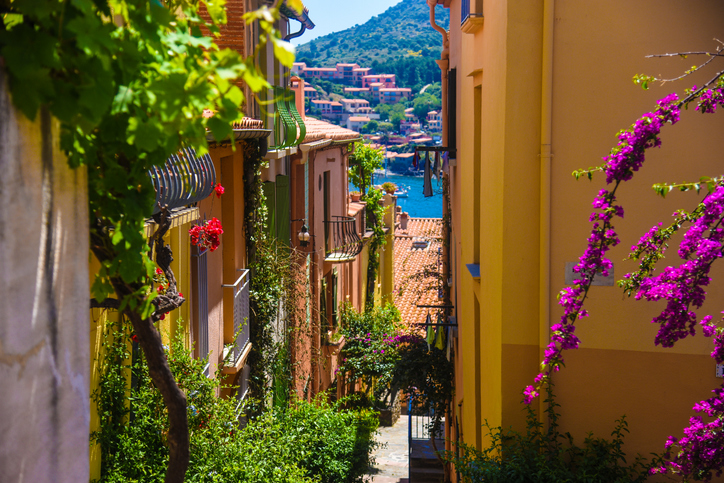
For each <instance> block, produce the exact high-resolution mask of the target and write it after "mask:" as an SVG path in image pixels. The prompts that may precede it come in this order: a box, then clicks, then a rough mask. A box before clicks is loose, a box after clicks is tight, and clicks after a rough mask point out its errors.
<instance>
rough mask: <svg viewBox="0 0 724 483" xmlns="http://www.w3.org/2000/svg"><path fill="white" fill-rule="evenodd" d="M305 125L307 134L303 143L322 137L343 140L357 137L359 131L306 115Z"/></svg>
mask: <svg viewBox="0 0 724 483" xmlns="http://www.w3.org/2000/svg"><path fill="white" fill-rule="evenodd" d="M304 124H305V125H306V127H307V135H306V136H305V138H304V142H305V143H311V142H314V141H320V140H322V139H332V140H334V141H344V140H353V139H359V137H360V136H359V133H358V132H355V131H352V130H350V129H347V128H344V127H340V126H337V125H335V124H330V123H328V122H324V121H320V120H319V119H314V118H313V117H307V118H306V119H304Z"/></svg>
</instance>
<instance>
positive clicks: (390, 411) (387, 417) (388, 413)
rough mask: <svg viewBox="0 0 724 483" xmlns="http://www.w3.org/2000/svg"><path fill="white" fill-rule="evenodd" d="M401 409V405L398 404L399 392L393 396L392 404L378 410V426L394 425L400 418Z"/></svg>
mask: <svg viewBox="0 0 724 483" xmlns="http://www.w3.org/2000/svg"><path fill="white" fill-rule="evenodd" d="M401 410H402V406H400V397H399V393H398V394H395V397H394V399H393V401H392V405H391V406H390V407H388V408H386V409H381V410H380V415H379V420H380V426H384V427H390V426H394V425H395V423H396V422H397V420H398V419H400V412H401Z"/></svg>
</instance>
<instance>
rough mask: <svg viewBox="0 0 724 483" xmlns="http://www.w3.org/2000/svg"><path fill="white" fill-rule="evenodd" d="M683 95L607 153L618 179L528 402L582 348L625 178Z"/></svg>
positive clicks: (565, 297) (599, 200) (673, 116)
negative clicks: (579, 324)
mask: <svg viewBox="0 0 724 483" xmlns="http://www.w3.org/2000/svg"><path fill="white" fill-rule="evenodd" d="M678 100H679V98H678V96H677V95H676V94H670V95H669V96H667V97H665V98H663V99H661V100H659V101H658V103H657V105H658V108H657V109H656V111H655V112H653V113H650V112H649V113H646V114H644V115H643V116H642V117H641V118H640V119H638V120H637V121H636V122H635V123H634V124H633V125H632V126H631V128H630V129H628V130H626V131H623V132H621V133H620V134H619V135H618V139H619V142H618V144H617V145H616V147H614V148H613V149H612V150H611V153H610V154H609V155H608V156H606V157H604V158H603V160H604V161H605V164H604V166H603V170H604V172H605V173H606V183H607V184H611V183H615V184H614V187H613V189H612V190H607V189H602V190H601V191H599V193H598V195H597V196H596V198H595V199H594V201H593V207H594V208H595V210H596V211H594V212H593V213H591V216H590V218H589V220H590V221H591V222H592V223H593V227H592V230H591V235H590V236H589V237H588V245H587V247H586V250H585V252H584V253H583V255H582V256H581V257H580V258H579V263H578V264H577V265H576V266H575V267H574V269H573V270H574V272H576V274H577V276H578V277H577V278H576V279H575V280H574V281H573V283H574V285H573V286H571V287H566V288H564V289H563V290H562V291H561V292H560V293H559V301H558V303H559V304H560V305H561V306H562V307H563V311H564V313H563V315H562V316H561V319H560V322H559V323H558V324H554V325H553V326H552V327H551V341H550V343H549V344H548V347H547V348H546V350H545V354H544V359H543V366H542V367H543V369H542V371H541V372H540V373H539V374H538V375H537V376H536V378H535V383H536V386H535V387H534V386H528V387H526V388H525V391H524V393H523V401H524V402H525V403H526V404H530V403H531V402H532V401H533V399H535V398H536V397H537V396H538V395H539V390H538V388H540V386H541V385H542V384H543V383H545V382H547V380H548V378H549V377H550V374H551V372H552V371H558V370H559V368H560V365H561V364H563V358H562V357H561V353H562V351H564V350H568V349H577V348H578V346H579V344H580V340H579V339H578V337H577V336H576V335H575V334H574V332H575V326H574V324H575V322H576V320H577V319H579V318H582V317H585V316H587V315H588V313H587V312H586V311H585V310H584V309H583V303H584V301H585V299H586V297H587V295H588V290H589V288H590V286H591V283H592V282H593V279H594V277H595V276H596V275H597V274H601V275H602V276H604V277H605V276H608V274H609V270H610V269H611V268H612V267H613V263H612V262H611V260H610V259H608V258H606V257H605V255H606V253H607V252H608V251H609V250H610V249H611V248H612V247H614V246H616V245H618V244H619V243H620V240H619V238H618V235H617V233H616V231H615V230H614V228H613V225H612V223H611V220H612V219H613V218H614V217H620V218H623V214H624V212H623V208H622V207H621V206H620V205H617V204H615V202H616V196H615V193H616V189H617V188H618V186H619V184H620V183H621V182H623V181H628V180H630V179H631V178H632V177H633V173H634V172H635V171H638V170H639V168H640V167H641V166H642V165H643V163H644V160H645V152H646V150H647V149H649V148H652V147H658V146H660V145H661V140H660V139H659V133H660V131H661V127H662V126H663V125H664V124H666V123H671V124H674V123H676V122H677V121H678V120H679V105H678Z"/></svg>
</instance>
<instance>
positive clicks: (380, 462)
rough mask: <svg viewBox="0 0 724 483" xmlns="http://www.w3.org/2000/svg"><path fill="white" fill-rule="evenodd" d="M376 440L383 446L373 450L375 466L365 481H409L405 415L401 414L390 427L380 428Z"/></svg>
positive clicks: (373, 482) (387, 482) (395, 482)
mask: <svg viewBox="0 0 724 483" xmlns="http://www.w3.org/2000/svg"><path fill="white" fill-rule="evenodd" d="M377 442H378V443H382V444H383V446H382V447H380V448H377V451H375V452H374V457H375V466H374V467H373V468H370V470H369V473H368V474H367V481H370V482H372V483H409V481H408V479H407V476H408V469H407V465H408V459H407V416H406V415H404V414H403V415H402V416H400V419H398V420H397V424H395V425H394V426H392V427H391V428H380V430H379V434H378V435H377Z"/></svg>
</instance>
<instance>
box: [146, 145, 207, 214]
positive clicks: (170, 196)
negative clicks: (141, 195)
mask: <svg viewBox="0 0 724 483" xmlns="http://www.w3.org/2000/svg"><path fill="white" fill-rule="evenodd" d="M148 175H149V176H150V178H151V183H152V184H153V188H154V189H155V190H156V204H155V206H154V209H153V213H154V214H155V213H158V212H159V211H160V209H161V208H160V207H161V206H163V205H167V206H168V208H169V209H173V208H181V207H183V206H188V205H190V204H193V203H196V202H198V201H201V200H203V199H204V198H206V197H207V196H209V195H210V194H211V193H212V192H213V191H214V185H216V170H215V169H214V163H213V162H212V161H211V157H210V156H209V155H208V154H205V155H203V156H201V157H198V156H196V151H194V150H193V149H191V148H183V149H181V151H179V153H178V154H174V155H173V156H171V157H170V158H168V159H167V160H166V165H165V166H163V167H158V166H154V167H153V168H152V169H151V170H149V172H148Z"/></svg>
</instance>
